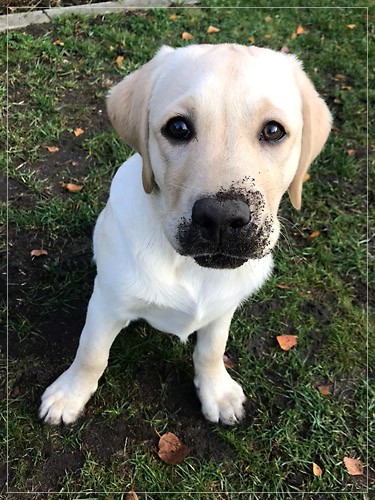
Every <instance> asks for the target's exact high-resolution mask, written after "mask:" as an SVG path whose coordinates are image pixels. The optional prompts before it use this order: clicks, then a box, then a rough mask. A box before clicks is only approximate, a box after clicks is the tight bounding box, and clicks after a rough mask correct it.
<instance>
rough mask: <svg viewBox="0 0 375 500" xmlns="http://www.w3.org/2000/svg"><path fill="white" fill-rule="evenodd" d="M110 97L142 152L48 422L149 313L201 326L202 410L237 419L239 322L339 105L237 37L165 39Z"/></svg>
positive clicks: (75, 407) (117, 203)
mask: <svg viewBox="0 0 375 500" xmlns="http://www.w3.org/2000/svg"><path fill="white" fill-rule="evenodd" d="M107 104H108V113H109V117H110V119H111V121H112V124H113V126H114V128H115V129H116V130H117V132H118V133H119V135H120V136H121V137H122V138H123V139H124V141H126V142H127V143H128V144H129V145H130V146H132V147H133V148H134V149H135V150H136V151H137V154H135V155H134V156H132V157H131V158H130V159H129V160H127V161H126V162H125V163H124V164H123V165H122V167H121V168H120V169H119V170H118V172H117V174H116V175H115V177H114V179H113V182H112V186H111V190H110V196H109V201H108V203H107V206H106V207H105V209H104V210H103V212H102V213H101V214H100V216H99V218H98V221H97V224H96V227H95V231H94V254H95V259H96V263H97V276H96V279H95V286H94V291H93V294H92V297H91V300H90V303H89V306H88V312H87V319H86V324H85V326H84V329H83V332H82V335H81V338H80V343H79V348H78V351H77V354H76V357H75V359H74V361H73V363H72V365H71V366H70V368H69V369H68V370H66V371H65V372H64V373H63V374H62V375H61V376H60V377H59V378H58V379H57V380H56V381H55V382H54V383H53V384H52V385H51V386H50V387H48V388H47V390H46V391H45V393H44V394H43V396H42V404H41V407H40V417H41V418H42V419H44V421H45V422H47V423H49V424H58V423H60V422H61V421H62V422H64V423H66V424H69V423H72V422H74V421H75V420H76V419H77V417H78V416H79V415H80V413H81V412H82V411H83V409H84V406H85V404H86V402H87V401H88V399H89V398H90V396H91V395H92V394H93V393H94V392H95V390H96V388H97V385H98V380H99V378H100V377H101V375H102V374H103V372H104V370H105V368H106V366H107V362H108V355H109V350H110V347H111V345H112V343H113V341H114V339H115V337H116V336H117V334H118V333H119V332H120V330H122V329H123V328H125V327H126V326H127V325H128V324H129V322H130V321H133V320H136V319H139V318H143V319H145V320H146V321H148V322H149V323H150V324H151V325H152V326H154V327H155V328H157V329H159V330H162V331H165V332H168V333H172V334H175V335H177V336H178V337H179V338H180V339H181V340H182V341H186V340H187V338H188V336H189V335H190V334H191V333H193V332H195V331H196V332H197V343H196V347H195V350H194V355H193V361H194V368H195V380H194V382H195V386H196V388H197V391H198V395H199V398H200V401H201V404H202V412H203V415H204V416H205V417H206V419H207V420H209V421H211V422H218V421H221V422H222V423H223V424H229V425H230V424H235V423H237V422H238V421H239V420H240V419H241V418H242V417H243V413H244V409H243V403H244V401H245V395H244V393H243V391H242V388H241V387H240V385H239V384H238V383H237V382H235V381H234V380H233V379H232V378H231V377H230V376H229V374H228V373H227V371H226V369H225V367H224V364H223V354H224V350H225V345H226V342H227V337H228V332H229V327H230V323H231V319H232V316H233V313H234V312H235V310H236V308H237V307H238V305H239V304H240V303H241V302H242V301H244V300H245V299H246V298H248V297H249V296H250V295H251V294H252V293H254V292H255V291H256V290H258V289H259V287H260V286H261V285H262V284H263V283H264V281H265V280H266V279H267V277H268V276H269V275H270V273H271V269H272V256H271V250H272V248H273V247H274V246H275V243H276V241H277V239H278V236H279V232H280V224H279V221H278V218H277V211H278V207H279V203H280V200H281V197H282V195H283V193H284V192H285V191H288V194H289V197H290V200H291V203H292V204H293V206H294V207H295V208H296V209H299V208H300V206H301V193H302V183H303V178H304V175H305V173H306V171H307V169H308V167H309V166H310V164H311V163H312V161H313V160H314V159H315V157H316V156H317V155H318V154H319V153H320V151H321V150H322V148H323V146H324V144H325V142H326V140H327V137H328V135H329V132H330V129H331V115H330V112H329V110H328V108H327V106H326V104H325V103H324V101H323V100H322V99H321V98H320V97H319V96H318V94H317V92H316V91H315V89H314V87H313V85H312V83H311V82H310V80H309V79H308V77H307V76H306V74H305V73H304V71H303V70H302V67H301V64H300V63H299V61H298V60H297V59H296V57H294V56H292V55H286V54H282V53H278V52H274V51H272V50H269V49H263V48H257V47H245V46H241V45H235V44H223V45H196V46H194V45H192V46H188V47H185V48H179V49H172V48H169V47H162V48H161V49H160V50H159V52H158V53H157V54H156V56H155V57H154V58H153V59H152V60H151V61H150V62H149V63H147V64H145V65H144V66H142V67H141V68H140V69H139V70H137V71H135V72H134V73H132V74H131V75H129V76H127V77H126V78H125V79H124V80H122V81H121V82H120V83H119V84H118V85H116V86H115V87H114V88H113V89H112V91H111V92H110V94H109V97H108V103H107Z"/></svg>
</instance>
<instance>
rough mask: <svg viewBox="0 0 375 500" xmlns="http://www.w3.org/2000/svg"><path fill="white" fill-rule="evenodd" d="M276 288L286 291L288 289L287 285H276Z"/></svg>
mask: <svg viewBox="0 0 375 500" xmlns="http://www.w3.org/2000/svg"><path fill="white" fill-rule="evenodd" d="M276 288H281V290H288V289H289V288H290V286H289V285H276Z"/></svg>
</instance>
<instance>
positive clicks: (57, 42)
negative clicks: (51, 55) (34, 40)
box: [52, 40, 64, 47]
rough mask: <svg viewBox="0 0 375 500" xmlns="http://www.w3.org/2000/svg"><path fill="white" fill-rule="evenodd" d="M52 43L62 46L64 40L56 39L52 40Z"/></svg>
mask: <svg viewBox="0 0 375 500" xmlns="http://www.w3.org/2000/svg"><path fill="white" fill-rule="evenodd" d="M52 45H60V46H61V47H62V46H63V45H64V42H62V41H61V40H54V41H53V42H52Z"/></svg>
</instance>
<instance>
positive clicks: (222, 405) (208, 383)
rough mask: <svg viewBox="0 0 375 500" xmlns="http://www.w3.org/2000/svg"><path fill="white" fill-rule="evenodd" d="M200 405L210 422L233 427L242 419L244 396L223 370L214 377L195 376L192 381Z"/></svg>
mask: <svg viewBox="0 0 375 500" xmlns="http://www.w3.org/2000/svg"><path fill="white" fill-rule="evenodd" d="M194 383H195V387H196V388H197V390H198V396H199V399H200V400H201V403H202V413H203V415H204V416H205V418H206V419H207V420H209V421H210V422H219V420H220V422H221V423H223V424H226V425H235V424H238V423H239V422H240V420H241V419H242V418H243V416H244V414H245V411H244V407H243V404H244V402H245V401H246V396H245V394H244V392H243V390H242V387H241V386H240V385H239V384H238V383H237V382H235V381H234V380H233V379H232V378H231V377H230V375H229V374H228V373H227V371H226V370H225V368H224V369H223V371H222V372H221V373H220V374H219V375H216V376H204V375H201V376H197V377H196V378H195V380H194Z"/></svg>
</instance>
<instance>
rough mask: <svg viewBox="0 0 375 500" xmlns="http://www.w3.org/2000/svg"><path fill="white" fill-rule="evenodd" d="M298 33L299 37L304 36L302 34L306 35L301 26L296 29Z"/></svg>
mask: <svg viewBox="0 0 375 500" xmlns="http://www.w3.org/2000/svg"><path fill="white" fill-rule="evenodd" d="M296 33H297V35H302V33H305V30H304V29H303V27H302V26H301V25H299V26H298V28H297V29H296Z"/></svg>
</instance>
